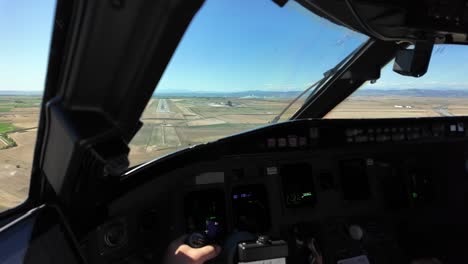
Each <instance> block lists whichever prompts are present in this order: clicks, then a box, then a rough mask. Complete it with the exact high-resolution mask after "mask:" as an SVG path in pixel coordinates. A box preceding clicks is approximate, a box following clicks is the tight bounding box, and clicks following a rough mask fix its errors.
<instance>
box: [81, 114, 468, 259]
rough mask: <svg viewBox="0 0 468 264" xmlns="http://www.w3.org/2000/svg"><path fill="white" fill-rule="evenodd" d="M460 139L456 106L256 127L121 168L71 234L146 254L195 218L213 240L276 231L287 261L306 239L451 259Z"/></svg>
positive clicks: (373, 253)
mask: <svg viewBox="0 0 468 264" xmlns="http://www.w3.org/2000/svg"><path fill="white" fill-rule="evenodd" d="M467 143H468V118H458V117H450V118H421V119H387V120H383V119H378V120H377V119H376V120H326V119H320V120H298V121H291V122H286V123H281V124H277V125H272V126H266V127H264V128H261V129H257V130H253V131H250V132H247V133H243V134H240V135H236V136H232V137H229V138H225V139H222V140H219V141H216V142H213V143H209V144H206V145H202V146H197V147H194V148H191V149H188V150H185V151H182V152H180V153H177V154H173V155H171V156H167V157H165V158H162V159H159V160H156V161H154V162H150V163H148V164H146V165H144V166H141V167H139V168H135V169H134V170H133V171H130V172H129V173H128V174H127V175H126V176H125V177H123V178H122V185H124V186H127V188H130V187H131V189H128V191H127V190H126V189H125V188H121V189H119V190H116V193H118V197H117V198H116V199H115V200H114V201H113V202H112V204H111V206H110V207H109V208H108V216H107V217H106V221H104V222H103V223H102V224H101V225H100V226H99V227H98V228H97V229H96V230H94V231H92V232H91V233H90V234H89V235H88V236H87V237H86V239H85V240H83V243H82V244H83V247H85V251H86V253H87V256H88V258H89V259H90V260H91V262H92V263H93V262H96V263H97V262H99V263H116V262H117V263H146V262H154V261H155V260H158V259H160V257H161V256H162V255H163V253H164V250H165V248H166V247H167V245H168V244H169V242H170V241H171V240H172V239H174V238H176V237H178V236H180V235H182V234H184V233H190V232H192V231H196V230H205V229H207V230H209V231H210V234H212V235H213V239H214V240H215V241H216V242H217V243H219V244H223V243H225V242H226V240H228V239H229V236H230V235H231V234H232V233H235V232H249V233H251V234H255V235H260V234H262V235H268V236H269V237H272V238H275V239H282V240H285V241H286V242H287V243H288V246H289V257H288V263H308V262H307V261H308V260H309V259H310V254H311V252H310V243H311V241H313V243H314V246H315V247H316V249H317V251H319V252H320V253H321V254H322V255H323V258H324V263H340V262H339V261H340V260H343V259H350V258H353V257H356V256H361V255H365V256H367V258H368V259H369V263H410V261H411V260H413V259H416V258H420V257H437V258H438V259H440V260H442V261H444V263H451V262H450V258H451V257H456V258H461V257H465V256H464V252H463V248H464V246H463V245H466V242H465V243H463V242H462V241H465V238H466V236H467V235H468V228H467V226H466V224H465V223H466V222H467V220H468V217H467V212H468V195H467V191H466V190H467V187H468V172H467V171H468V161H467V158H468V149H467ZM128 186H130V187H128ZM134 187H136V188H134ZM96 249H98V250H96ZM214 262H216V260H215V261H214ZM343 263H344V262H343Z"/></svg>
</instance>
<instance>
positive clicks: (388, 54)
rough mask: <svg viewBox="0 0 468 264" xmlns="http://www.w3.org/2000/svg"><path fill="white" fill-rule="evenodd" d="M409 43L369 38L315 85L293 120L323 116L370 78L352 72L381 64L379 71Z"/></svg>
mask: <svg viewBox="0 0 468 264" xmlns="http://www.w3.org/2000/svg"><path fill="white" fill-rule="evenodd" d="M408 45H409V43H396V42H387V41H382V40H377V39H373V38H369V39H368V40H367V41H366V42H365V43H364V44H363V45H362V46H360V47H358V48H357V49H356V51H355V52H352V53H351V54H353V53H354V54H353V55H352V56H351V57H350V58H349V60H347V61H346V58H345V61H346V62H345V63H344V64H343V65H342V66H341V67H339V69H338V70H337V71H336V72H335V73H334V74H332V76H330V78H328V79H326V80H325V81H324V82H323V83H322V84H321V85H320V86H318V87H317V88H316V92H314V93H312V94H311V95H310V97H309V98H307V100H306V102H305V103H304V105H303V106H302V107H301V108H300V109H299V110H298V111H297V112H296V113H295V114H294V115H293V116H292V117H291V118H290V120H297V119H304V118H323V117H324V116H325V115H326V114H328V113H329V112H330V111H332V110H333V109H334V108H335V107H336V106H337V105H339V104H340V103H341V102H342V101H344V100H345V99H346V98H348V97H349V96H350V95H351V94H352V93H354V91H356V90H357V89H359V87H361V86H362V85H363V84H364V83H365V82H366V81H371V80H366V79H361V78H359V76H353V72H358V71H359V70H361V69H366V68H367V69H377V68H378V69H379V71H380V70H381V69H382V68H383V67H385V65H387V64H388V63H389V62H390V61H391V60H392V59H394V58H395V55H396V52H397V51H398V50H399V49H403V48H406V47H407V46H408ZM379 75H380V73H379ZM356 77H357V78H356ZM379 78H380V77H379Z"/></svg>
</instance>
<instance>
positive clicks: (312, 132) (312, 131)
mask: <svg viewBox="0 0 468 264" xmlns="http://www.w3.org/2000/svg"><path fill="white" fill-rule="evenodd" d="M309 133H310V134H309V136H310V138H318V137H319V130H318V128H316V127H311V128H310V130H309Z"/></svg>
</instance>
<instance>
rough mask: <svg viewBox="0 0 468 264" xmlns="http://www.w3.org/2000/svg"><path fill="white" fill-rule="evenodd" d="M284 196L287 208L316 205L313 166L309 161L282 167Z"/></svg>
mask: <svg viewBox="0 0 468 264" xmlns="http://www.w3.org/2000/svg"><path fill="white" fill-rule="evenodd" d="M280 174H281V181H282V184H283V198H284V202H285V205H286V207H287V208H295V207H307V206H314V205H315V201H316V198H315V196H316V194H315V186H314V181H313V178H312V167H311V166H310V165H309V164H307V163H297V164H288V165H284V166H282V167H281V169H280Z"/></svg>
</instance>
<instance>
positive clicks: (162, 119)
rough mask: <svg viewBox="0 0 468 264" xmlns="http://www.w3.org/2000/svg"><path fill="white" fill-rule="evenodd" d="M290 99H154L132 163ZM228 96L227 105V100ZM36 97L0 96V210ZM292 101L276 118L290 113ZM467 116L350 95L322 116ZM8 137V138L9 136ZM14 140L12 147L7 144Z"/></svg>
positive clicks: (24, 188)
mask: <svg viewBox="0 0 468 264" xmlns="http://www.w3.org/2000/svg"><path fill="white" fill-rule="evenodd" d="M288 100H290V99H243V98H166V99H164V98H154V99H151V101H150V102H149V103H148V105H147V107H146V110H145V112H144V114H143V116H142V117H141V120H142V121H143V123H144V125H143V127H142V128H141V129H140V131H139V132H138V133H137V135H136V136H135V138H134V139H133V141H132V142H131V144H130V147H131V151H130V160H131V164H132V165H137V164H139V163H141V162H144V161H148V160H151V159H154V158H157V157H161V156H163V155H165V154H168V153H171V152H174V151H176V150H178V149H182V148H186V147H189V146H192V145H196V144H200V143H204V142H208V141H213V140H216V139H219V138H222V137H225V136H228V135H233V134H236V133H239V132H243V131H246V130H250V129H253V128H256V127H260V126H264V125H267V124H268V123H269V122H270V121H271V120H272V119H273V118H274V117H275V116H276V115H277V114H278V113H279V112H280V111H281V110H282V109H283V108H284V107H285V106H286V105H287V104H288V102H289V101H288ZM228 101H231V103H232V106H229V105H227V102H228ZM39 103H40V98H39V97H2V96H0V148H1V147H6V149H0V210H3V209H6V208H11V207H13V206H16V205H17V204H19V203H21V202H22V201H24V200H25V198H26V197H27V193H28V189H29V188H28V187H29V178H30V173H31V163H32V159H33V151H34V146H35V141H36V132H37V129H36V127H37V123H38V116H39ZM302 103H303V101H299V102H297V103H295V104H294V105H293V106H292V107H291V109H289V110H288V111H286V113H285V115H284V116H283V117H282V118H281V120H286V119H287V118H288V117H290V116H291V115H293V114H294V112H295V111H296V110H297V109H298V108H299V107H300V105H301V104H302ZM451 115H468V98H421V97H410V98H408V97H368V96H361V97H359V96H353V97H351V98H350V99H347V100H346V101H344V102H343V103H342V104H340V105H339V106H338V107H337V108H336V109H335V110H334V111H332V112H330V113H329V114H328V115H327V116H326V118H385V117H393V118H396V117H425V116H451ZM9 140H10V141H9ZM12 142H14V143H15V144H16V146H12V145H11V143H12Z"/></svg>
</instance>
